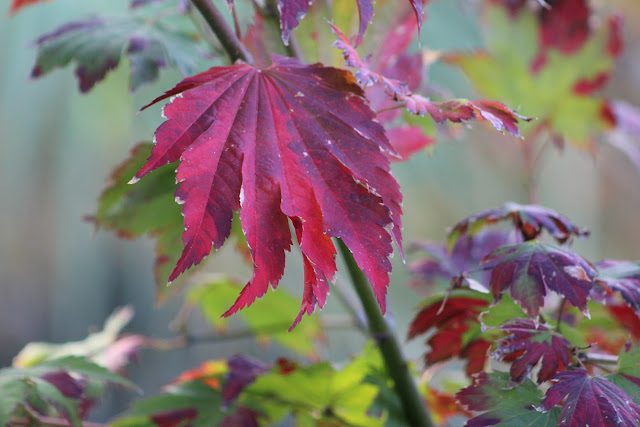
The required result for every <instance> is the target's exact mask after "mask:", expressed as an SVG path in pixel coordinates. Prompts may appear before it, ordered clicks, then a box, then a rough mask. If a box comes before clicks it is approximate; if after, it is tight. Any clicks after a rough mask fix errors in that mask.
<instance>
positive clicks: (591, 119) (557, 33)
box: [444, 0, 622, 146]
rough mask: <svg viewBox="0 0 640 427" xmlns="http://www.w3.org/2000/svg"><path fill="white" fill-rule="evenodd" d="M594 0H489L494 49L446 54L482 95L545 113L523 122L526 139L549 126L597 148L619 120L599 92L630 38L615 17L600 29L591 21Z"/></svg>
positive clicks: (488, 30) (487, 25) (488, 29)
mask: <svg viewBox="0 0 640 427" xmlns="http://www.w3.org/2000/svg"><path fill="white" fill-rule="evenodd" d="M588 3H589V2H588V1H587V0H553V1H550V2H549V4H550V7H538V8H537V9H536V10H533V9H531V8H528V7H525V4H526V2H523V1H509V0H504V1H491V2H486V7H485V13H484V14H483V17H484V18H485V19H484V25H483V28H484V29H485V37H484V39H485V44H486V50H483V51H479V52H476V53H472V54H466V53H460V54H450V55H446V56H445V58H444V59H445V61H446V62H448V63H450V64H453V65H455V66H457V67H459V68H461V69H462V70H463V71H464V73H465V74H466V75H467V77H468V78H469V79H470V80H471V83H472V84H473V85H474V87H475V88H476V89H477V91H478V92H479V93H480V94H481V96H485V97H489V98H494V99H500V100H501V101H503V102H505V103H507V104H508V105H518V106H521V108H522V109H523V111H526V112H527V114H529V115H531V116H533V117H536V118H538V119H539V120H538V121H537V122H536V124H535V125H532V126H523V134H524V136H525V137H528V136H531V135H533V134H534V132H539V131H540V130H541V129H542V130H547V131H549V132H550V133H552V135H553V136H554V137H555V136H557V137H559V138H560V139H562V138H564V139H567V140H568V141H570V142H572V143H574V144H576V145H580V146H590V145H591V144H592V140H593V139H594V137H595V136H597V135H598V134H599V133H602V132H605V131H608V130H610V129H611V127H612V126H613V125H614V120H613V118H612V116H611V114H610V111H609V108H608V102H607V101H606V100H605V99H603V98H601V97H599V96H598V95H597V91H598V90H600V89H602V87H603V86H604V85H605V84H606V83H607V81H608V78H609V75H610V74H611V72H612V70H613V67H614V65H615V60H616V58H617V57H618V55H619V54H620V52H621V50H622V40H621V36H620V22H619V21H618V20H617V19H616V18H615V17H610V18H609V19H608V20H605V22H606V25H602V26H601V27H599V28H594V27H593V26H592V25H591V23H592V22H594V19H592V18H593V13H592V10H591V8H590V7H589V5H588ZM507 41H508V42H507ZM505 81H509V82H510V84H508V85H505V84H504V82H505Z"/></svg>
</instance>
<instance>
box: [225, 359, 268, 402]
mask: <svg viewBox="0 0 640 427" xmlns="http://www.w3.org/2000/svg"><path fill="white" fill-rule="evenodd" d="M227 364H228V366H229V374H228V375H227V378H226V379H225V381H224V386H223V387H222V398H223V399H224V401H225V403H231V402H233V401H234V400H236V399H237V397H238V396H239V395H240V393H242V390H244V389H245V388H246V387H247V386H248V385H250V384H251V383H253V382H254V381H255V380H256V378H257V377H258V376H260V375H261V374H264V373H265V372H267V371H268V370H269V369H270V368H269V366H267V365H266V364H264V363H262V362H260V361H259V360H256V359H253V358H251V357H248V356H234V357H232V358H231V359H229V361H228V362H227Z"/></svg>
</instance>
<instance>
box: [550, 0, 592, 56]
mask: <svg viewBox="0 0 640 427" xmlns="http://www.w3.org/2000/svg"><path fill="white" fill-rule="evenodd" d="M546 1H547V3H548V4H549V7H541V8H540V17H539V19H540V46H541V49H543V50H546V49H549V48H554V49H558V50H559V51H561V52H564V53H568V54H570V53H573V52H576V51H577V50H578V49H580V48H581V47H582V45H583V44H584V43H585V41H586V40H587V38H588V37H589V35H590V33H591V28H590V26H589V19H590V17H591V10H590V9H589V4H588V0H546Z"/></svg>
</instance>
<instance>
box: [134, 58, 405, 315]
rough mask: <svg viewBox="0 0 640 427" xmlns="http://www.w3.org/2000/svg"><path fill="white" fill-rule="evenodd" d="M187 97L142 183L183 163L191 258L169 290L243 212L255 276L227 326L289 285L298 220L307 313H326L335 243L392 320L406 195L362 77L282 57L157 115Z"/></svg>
mask: <svg viewBox="0 0 640 427" xmlns="http://www.w3.org/2000/svg"><path fill="white" fill-rule="evenodd" d="M178 94H181V96H180V97H175V98H174V100H173V101H172V102H171V103H170V104H169V105H167V106H166V107H165V109H164V115H165V116H166V117H167V121H166V122H165V123H163V124H162V125H161V126H160V127H159V128H158V130H157V131H156V135H155V136H156V141H157V143H156V145H155V146H154V148H153V151H152V154H151V156H150V158H149V159H148V161H147V163H146V164H145V165H144V166H142V168H141V169H140V170H139V171H138V172H137V173H136V175H135V178H134V179H133V182H135V181H137V180H138V179H140V178H142V177H143V176H145V175H146V174H148V173H149V172H151V171H152V170H155V169H157V168H159V167H161V166H163V165H165V164H167V163H171V162H174V161H177V160H180V164H179V166H178V170H177V180H178V182H179V184H178V189H177V191H176V197H177V201H178V202H179V203H180V204H182V205H183V206H182V213H183V215H184V224H185V231H184V233H183V241H184V249H183V252H182V255H181V257H180V259H179V260H178V262H177V265H176V267H175V269H174V270H173V272H172V273H171V275H170V276H169V280H170V281H171V280H174V279H175V278H177V277H178V276H179V275H180V274H181V273H182V272H184V271H185V270H186V269H188V268H189V267H191V266H193V265H195V264H198V263H199V262H200V261H202V259H203V258H204V257H206V256H207V255H208V254H209V253H210V252H211V250H212V249H213V248H214V247H215V248H219V247H220V246H221V245H222V244H223V243H224V241H225V240H226V239H227V237H228V236H229V233H230V230H231V219H232V217H233V212H234V211H237V210H239V211H240V222H241V224H242V229H243V230H244V234H245V235H246V238H247V243H248V245H249V248H250V249H251V254H252V258H253V263H254V272H253V277H252V278H251V280H250V281H249V282H248V283H247V285H246V286H245V288H244V289H243V290H242V292H241V293H240V296H239V297H238V299H237V301H236V302H235V304H233V306H232V307H231V308H230V309H229V310H228V311H227V312H226V313H225V315H226V316H229V315H231V314H233V313H235V312H236V311H238V310H239V309H241V308H243V307H246V306H248V305H249V304H251V303H252V302H253V301H254V300H255V299H256V298H258V297H260V296H262V295H264V294H265V292H266V291H267V290H268V288H269V285H271V286H273V287H275V286H277V283H278V282H279V280H280V278H281V277H282V274H283V272H284V264H285V258H284V256H285V252H286V251H288V250H289V249H290V247H291V235H290V231H289V222H288V220H289V219H291V220H292V222H293V225H294V227H295V230H296V235H297V236H298V241H299V244H300V248H301V251H302V254H303V260H304V264H305V276H306V277H305V288H306V290H305V292H304V300H303V306H302V310H301V312H302V311H304V312H307V313H310V312H311V311H312V310H313V308H314V307H315V306H316V305H320V306H321V307H322V306H323V305H324V302H325V300H326V296H327V293H328V290H329V288H328V281H329V280H331V279H332V278H333V276H334V274H335V271H336V265H335V259H334V257H335V248H334V246H333V243H332V241H331V237H336V238H340V239H342V240H343V241H344V243H345V244H346V245H347V247H348V248H349V249H350V250H351V252H352V253H353V255H354V258H355V260H356V262H357V263H358V265H359V267H360V268H361V269H362V270H363V272H364V273H365V275H366V277H367V278H368V279H369V281H370V283H371V284H372V287H373V289H374V292H375V294H376V297H377V300H378V303H379V304H380V307H381V309H382V310H383V311H384V310H385V307H386V305H385V295H386V288H387V285H388V283H389V272H390V270H391V263H390V261H389V256H390V255H391V253H392V242H391V240H392V238H391V233H393V235H394V236H395V239H396V241H397V242H398V243H399V244H401V235H400V225H401V207H400V203H401V200H402V196H401V194H400V190H399V186H398V184H397V182H396V181H395V179H394V178H393V177H392V175H391V173H390V172H389V161H388V159H387V157H386V155H385V152H391V151H392V149H391V147H390V145H389V143H388V141H387V139H386V137H385V135H384V129H383V128H382V127H381V126H380V125H379V124H378V123H376V122H375V121H374V120H373V119H374V114H373V112H371V111H370V110H369V108H368V107H367V105H366V101H365V100H364V98H363V93H362V90H361V89H360V88H359V87H358V86H357V85H356V84H355V83H354V82H353V79H352V78H351V74H350V73H348V72H346V71H341V70H338V69H335V68H330V67H324V66H321V65H319V64H316V65H310V66H306V65H302V64H300V63H299V62H297V61H295V60H292V59H285V58H280V57H275V58H274V64H273V65H272V66H271V67H269V68H266V69H257V68H255V67H253V66H250V65H247V64H237V65H232V66H227V67H214V68H211V69H209V70H208V71H205V72H204V73H201V74H198V75H195V76H193V77H189V78H187V79H185V80H183V81H182V82H181V83H179V84H178V85H177V86H176V87H175V88H174V89H172V90H170V91H168V92H167V93H165V94H164V95H162V96H161V97H159V98H157V99H156V100H154V101H153V102H152V104H154V103H156V102H159V101H161V100H163V99H166V98H168V97H173V96H175V95H178Z"/></svg>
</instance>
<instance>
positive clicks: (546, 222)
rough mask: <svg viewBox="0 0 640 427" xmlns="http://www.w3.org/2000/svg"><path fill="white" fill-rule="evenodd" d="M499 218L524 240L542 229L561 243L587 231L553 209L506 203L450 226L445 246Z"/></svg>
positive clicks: (538, 233) (533, 237)
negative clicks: (510, 224)
mask: <svg viewBox="0 0 640 427" xmlns="http://www.w3.org/2000/svg"><path fill="white" fill-rule="evenodd" d="M503 221H511V222H512V224H513V227H514V228H515V229H516V230H518V231H519V232H520V234H522V238H523V239H524V240H525V241H526V240H533V239H535V238H537V237H538V236H539V235H540V234H541V233H542V231H543V230H546V231H547V232H548V233H549V234H550V235H551V236H552V237H553V238H554V239H556V241H558V243H565V242H566V241H568V240H569V239H571V237H572V236H577V237H585V236H588V235H589V231H587V230H585V229H583V228H580V227H578V226H576V225H574V224H573V223H572V222H571V221H570V220H569V219H568V218H567V217H565V216H564V215H560V214H559V213H558V212H556V211H553V210H551V209H548V208H545V207H543V206H539V205H519V204H517V203H511V202H510V203H505V204H504V205H503V206H500V207H498V208H494V209H487V210H486V211H483V212H480V213H478V214H475V215H472V216H470V217H468V218H465V219H463V220H462V221H460V222H459V223H457V224H456V225H454V226H453V228H452V229H451V231H450V232H449V245H450V246H453V245H454V244H455V242H456V241H457V240H458V239H459V238H460V237H461V236H465V235H468V234H470V235H473V234H475V233H477V232H478V231H479V230H481V229H483V228H485V227H487V226H488V225H492V224H495V223H498V222H503Z"/></svg>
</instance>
